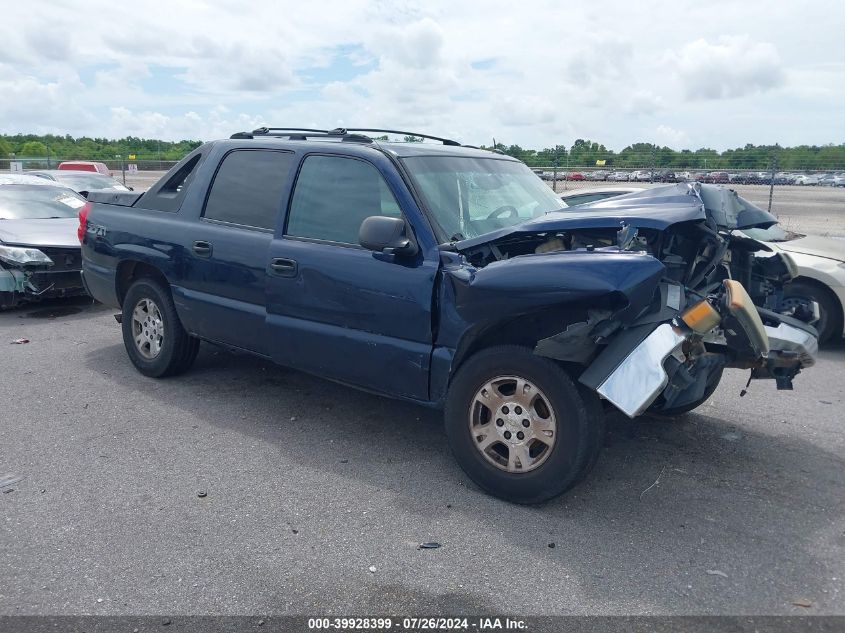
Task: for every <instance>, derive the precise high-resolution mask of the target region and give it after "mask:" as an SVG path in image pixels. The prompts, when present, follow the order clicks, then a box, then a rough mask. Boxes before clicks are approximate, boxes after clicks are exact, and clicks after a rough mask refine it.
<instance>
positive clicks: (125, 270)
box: [116, 260, 170, 306]
mask: <svg viewBox="0 0 845 633" xmlns="http://www.w3.org/2000/svg"><path fill="white" fill-rule="evenodd" d="M142 278H148V279H155V280H156V281H158V282H160V283H161V284H162V286H164V287H165V288H167V289H169V288H170V282H169V281H167V277H165V276H164V273H162V272H161V271H160V270H159V269H158V268H156V267H155V266H151V265H150V264H147V263H145V262H139V261H134V260H125V261H122V262H120V264H118V266H117V275H116V286H117V287H116V290H117V300H118V303H119V304H120V305H121V306H123V299H124V298H125V297H126V292H127V291H128V290H129V287H130V286H131V285H132V284H133V283H135V281H137V280H138V279H142Z"/></svg>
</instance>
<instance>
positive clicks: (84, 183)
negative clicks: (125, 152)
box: [56, 173, 126, 191]
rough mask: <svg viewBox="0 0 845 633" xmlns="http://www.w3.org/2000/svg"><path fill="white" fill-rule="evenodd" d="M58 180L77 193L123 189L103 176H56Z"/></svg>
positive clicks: (114, 181) (92, 174)
mask: <svg viewBox="0 0 845 633" xmlns="http://www.w3.org/2000/svg"><path fill="white" fill-rule="evenodd" d="M56 179H57V180H58V181H59V182H61V183H63V184H66V185H67V186H68V187H70V188H71V189H74V190H76V191H97V190H100V189H123V190H126V187H124V186H123V185H121V184H120V183H119V182H117V181H116V180H115V179H113V178H109V177H108V176H103V175H101V174H94V173H91V174H56Z"/></svg>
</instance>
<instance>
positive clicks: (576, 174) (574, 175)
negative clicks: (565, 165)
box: [565, 171, 586, 181]
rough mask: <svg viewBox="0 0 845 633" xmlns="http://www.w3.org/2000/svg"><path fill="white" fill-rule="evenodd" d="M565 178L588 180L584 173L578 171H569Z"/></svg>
mask: <svg viewBox="0 0 845 633" xmlns="http://www.w3.org/2000/svg"><path fill="white" fill-rule="evenodd" d="M565 179H566V180H574V181H581V180H586V178H584V174H582V173H581V172H578V171H574V172H569V173H568V174H565Z"/></svg>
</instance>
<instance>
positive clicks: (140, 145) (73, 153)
mask: <svg viewBox="0 0 845 633" xmlns="http://www.w3.org/2000/svg"><path fill="white" fill-rule="evenodd" d="M200 145H202V141H190V140H183V141H160V140H158V139H146V138H138V137H136V136H127V137H125V138H121V139H116V140H114V139H106V138H91V137H88V136H82V137H79V138H74V137H72V136H70V135H66V136H57V135H54V134H45V135H39V134H15V135H0V160H2V159H9V158H12V154H14V156H15V157H17V158H74V159H79V160H114V158H115V157H116V156H121V157H122V158H124V159H126V158H128V157H129V156H130V155H133V154H134V155H135V160H162V161H176V160H180V159H181V158H182V157H184V156H185V154H187V153H188V152H190V151H191V150H193V149H196V148H197V147H199V146H200Z"/></svg>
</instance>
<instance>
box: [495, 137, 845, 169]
mask: <svg viewBox="0 0 845 633" xmlns="http://www.w3.org/2000/svg"><path fill="white" fill-rule="evenodd" d="M482 147H484V148H485V149H496V150H498V151H500V152H503V153H505V154H507V155H509V156H513V157H514V158H518V159H519V160H521V161H523V162H525V163H526V164H527V165H529V166H531V167H552V166H554V165H557V166H558V167H559V168H561V169H566V168H567V167H569V168H573V167H595V166H597V165H598V166H602V165H603V166H605V167H614V168H623V169H624V168H643V167H654V168H661V169H673V168H674V169H680V168H683V169H701V170H707V171H713V170H720V169H752V170H769V169H772V168H773V167H774V168H775V169H778V170H784V171H790V170H825V169H830V170H842V169H845V143H842V144H839V145H833V144H830V145H799V146H797V147H782V146H780V145H752V144H750V143H749V144H747V145H745V147H738V148H735V149H728V150H725V151H723V152H719V151H717V150H715V149H709V148H706V147H703V148H700V149H697V150H689V149H682V150H674V149H671V148H669V147H665V146H663V147H660V146H658V145H654V144H652V143H634V144H632V145H629V146H628V147H626V148H625V149H623V150H622V151H620V152H615V151H613V150H611V149H607V148H606V147H605V146H604V145H602V144H601V143H597V142H595V141H590V140H585V139H578V140H576V141H575V142H574V143H573V144H572V146H571V147H566V146H565V145H556V146H555V147H549V148H545V149H542V150H534V149H524V148H522V147H520V146H519V145H505V144H504V143H496V145H495V146H490V147H485V146H482ZM602 161H603V163H602Z"/></svg>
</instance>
